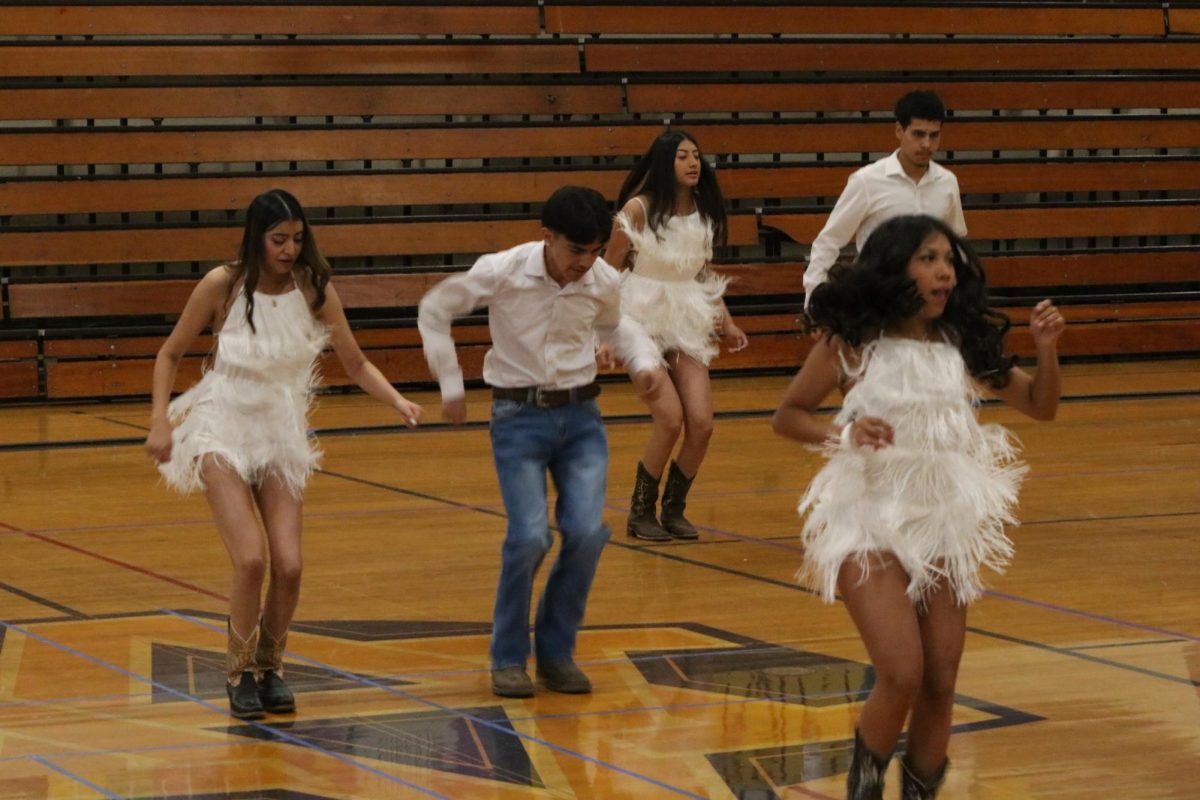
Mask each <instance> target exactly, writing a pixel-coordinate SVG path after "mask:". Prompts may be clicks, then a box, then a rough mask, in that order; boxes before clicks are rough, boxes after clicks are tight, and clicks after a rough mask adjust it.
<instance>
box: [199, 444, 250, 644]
mask: <svg viewBox="0 0 1200 800" xmlns="http://www.w3.org/2000/svg"><path fill="white" fill-rule="evenodd" d="M200 477H201V479H202V480H203V481H204V489H205V491H204V494H205V497H206V498H207V499H208V506H209V508H210V509H212V515H213V521H214V522H215V523H216V525H217V531H218V533H220V534H221V541H222V542H224V543H225V550H226V551H227V552H228V553H229V560H230V562H231V564H232V565H233V580H232V583H231V586H230V588H229V625H230V627H231V628H232V629H233V632H234V634H235V635H236V636H237V637H238V638H240V639H243V640H249V639H250V638H251V636H252V635H253V634H254V631H255V629H256V628H257V627H258V615H259V603H260V600H261V597H262V582H263V576H264V574H265V570H266V561H265V560H264V558H263V537H262V532H261V531H260V530H259V527H258V518H257V517H256V516H255V514H254V499H253V496H252V492H251V489H250V487H249V486H247V485H246V482H245V481H243V480H242V479H241V477H240V476H239V475H238V474H237V473H236V472H234V471H233V470H232V469H231V468H230V467H229V466H228V465H227V464H225V463H224V462H223V461H221V459H219V458H217V457H215V456H212V455H208V456H204V457H203V461H202V462H201V464H200Z"/></svg>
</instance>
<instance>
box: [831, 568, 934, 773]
mask: <svg viewBox="0 0 1200 800" xmlns="http://www.w3.org/2000/svg"><path fill="white" fill-rule="evenodd" d="M870 558H871V563H870V570H869V571H868V574H867V578H866V580H865V581H863V580H862V571H861V570H860V569H859V567H858V565H857V563H855V561H854V559H853V558H851V559H848V560H847V561H846V562H845V563H844V564H842V569H841V573H840V574H839V575H838V590H839V591H840V592H841V594H842V598H843V599H844V600H845V603H846V608H847V609H848V610H849V611H850V617H851V619H853V620H854V625H855V627H857V628H858V633H859V636H861V637H862V640H863V644H865V645H866V647H867V653H868V654H869V655H870V657H871V664H872V666H873V667H874V668H875V687H874V688H873V689H872V690H871V696H870V697H868V698H867V702H866V703H865V704H864V705H863V709H862V716H861V717H860V719H859V731H860V733H861V735H862V739H863V743H864V744H865V745H866V746H867V749H868V750H870V751H871V752H872V753H873V754H875V755H876V756H878V757H881V758H887V757H889V756H890V755H891V753H892V750H893V749H894V748H895V746H896V740H897V739H899V738H900V731H901V730H903V728H904V721H905V719H906V718H907V717H908V712H909V709H910V708H911V707H912V704H913V700H914V698H915V697H916V694H917V691H918V689H919V688H920V685H921V675H922V664H923V655H922V651H921V631H920V627H919V625H918V620H917V612H916V610H915V609H914V608H913V606H912V603H911V602H910V601H909V599H908V597H907V595H905V594H904V590H905V588H906V587H907V585H908V575H907V574H906V573H905V572H904V570H903V569H902V568H901V567H900V564H899V562H897V561H896V559H895V557H894V556H893V555H891V554H890V553H873V554H871V556H870Z"/></svg>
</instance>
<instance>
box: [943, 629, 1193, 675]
mask: <svg viewBox="0 0 1200 800" xmlns="http://www.w3.org/2000/svg"><path fill="white" fill-rule="evenodd" d="M967 631H968V632H969V633H973V634H975V635H977V636H986V637H988V638H989V639H999V640H1000V641H1002V642H1012V643H1014V644H1021V645H1024V646H1026V647H1032V648H1034V649H1035V650H1046V651H1048V652H1051V653H1056V654H1057V655H1060V656H1070V657H1072V658H1078V659H1080V660H1082V661H1090V662H1092V663H1093V664H1102V665H1104V666H1106V667H1117V668H1118V669H1123V670H1126V671H1128V672H1136V673H1137V674H1139V675H1145V676H1146V677H1148V678H1158V679H1159V680H1164V681H1170V682H1171V683H1181V684H1183V685H1184V686H1195V687H1197V688H1200V680H1196V679H1193V678H1182V677H1180V676H1178V675H1171V674H1169V673H1166V672H1158V671H1156V670H1152V669H1146V668H1145V667H1138V666H1134V665H1133V664H1123V663H1121V662H1120V661H1113V660H1111V659H1108V658H1100V657H1099V656H1093V655H1091V654H1089V653H1081V652H1080V651H1078V650H1071V649H1069V648H1063V647H1056V646H1054V645H1052V644H1043V643H1042V642H1033V641H1030V640H1029V639H1022V638H1020V637H1018V636H1009V635H1008V634H1006V633H997V632H995V631H985V630H983V629H982V628H975V627H972V626H970V625H968V626H967Z"/></svg>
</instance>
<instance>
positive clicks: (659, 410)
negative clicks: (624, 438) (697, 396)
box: [642, 386, 683, 480]
mask: <svg viewBox="0 0 1200 800" xmlns="http://www.w3.org/2000/svg"><path fill="white" fill-rule="evenodd" d="M649 408H650V416H651V418H652V421H653V427H652V428H651V429H650V439H649V441H647V442H646V449H645V450H643V451H642V466H644V467H645V468H646V472H648V473H650V477H652V478H654V479H656V480H657V479H658V478H661V477H662V474H663V469H664V468H665V467H666V466H667V461H668V460H669V459H670V458H671V451H672V450H674V449H675V442H676V440H677V439H679V432H680V431H681V430H683V406H682V405H681V404H680V400H679V395H678V394H676V390H675V388H674V387H673V386H664V387H663V390H662V391H661V392H660V393H659V396H658V397H657V398H656V399H655V400H654V402H652V403H650V404H649Z"/></svg>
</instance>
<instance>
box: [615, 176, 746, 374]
mask: <svg viewBox="0 0 1200 800" xmlns="http://www.w3.org/2000/svg"><path fill="white" fill-rule="evenodd" d="M639 202H641V201H640V199H639ZM643 208H644V206H643ZM647 216H648V215H647ZM617 224H618V225H620V226H621V230H623V231H624V232H625V235H626V236H628V237H629V241H630V243H631V244H632V245H633V249H634V250H635V251H637V258H636V260H635V262H634V266H633V269H631V270H626V271H625V272H624V273H622V275H621V313H622V314H625V315H628V316H630V317H632V318H633V319H635V320H637V321H638V322H639V323H641V325H642V327H643V328H645V330H646V333H647V334H649V335H650V338H651V339H653V340H654V343H655V344H656V345H658V349H659V352H661V353H666V352H668V351H670V350H678V351H680V352H682V353H686V354H687V355H689V356H691V357H692V358H694V359H695V360H696V361H699V362H700V363H701V364H705V365H707V364H708V362H710V361H712V359H713V357H714V356H716V354H717V350H718V347H717V341H716V328H717V324H718V323H719V322H720V321H721V317H722V310H721V295H723V294H724V293H725V284H726V283H728V281H727V280H726V279H725V278H724V277H722V276H720V275H717V274H716V273H715V272H713V271H712V270H706V269H704V267H705V265H707V264H708V262H709V261H711V260H712V242H713V232H712V225H711V223H709V221H708V220H706V219H704V218H703V217H702V216H701V215H700V212H699V211H695V212H692V213H691V214H688V215H686V216H672V217H668V218H667V219H666V220H664V221H663V222H662V223H661V224H660V226H659V229H658V231H657V235H656V232H655V231H653V230H651V229H650V225H649V224H647V225H646V226H645V227H644V228H643V229H642V230H640V231H639V230H638V229H637V228H635V227H634V226H633V222H632V220H631V219H630V218H629V216H628V215H627V214H626V213H625V212H621V213H620V214H618V215H617Z"/></svg>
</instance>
